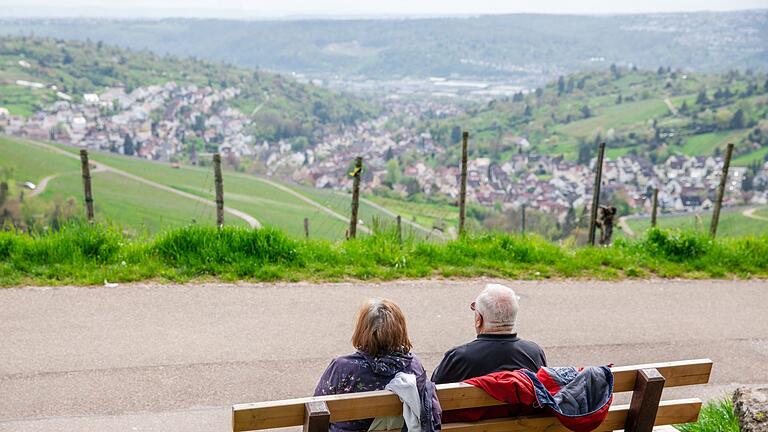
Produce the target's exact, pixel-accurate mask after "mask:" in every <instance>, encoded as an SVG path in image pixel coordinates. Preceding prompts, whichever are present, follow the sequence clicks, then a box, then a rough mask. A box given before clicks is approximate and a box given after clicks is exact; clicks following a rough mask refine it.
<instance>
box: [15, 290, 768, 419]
mask: <svg viewBox="0 0 768 432" xmlns="http://www.w3.org/2000/svg"><path fill="white" fill-rule="evenodd" d="M491 281H492V280H491V279H468V280H450V281H444V280H412V281H400V282H387V283H376V284H371V283H341V284H312V283H297V284H235V285H226V284H204V285H152V284H149V285H147V284H129V285H120V286H118V287H115V288H82V287H61V288H50V287H24V288H9V289H3V290H0V304H2V305H3V308H0V323H2V326H0V340H2V341H3V343H2V347H3V348H2V349H1V350H0V394H2V395H3V397H2V398H0V431H8V432H10V431H14V432H23V431H33V430H34V431H90V430H94V431H96V430H125V431H131V430H134V431H167V430H184V431H209V430H227V428H228V427H229V421H230V413H229V406H230V405H231V404H233V403H239V402H255V401H262V400H270V399H278V398H290V397H299V396H305V395H308V394H310V393H311V392H312V390H313V389H314V386H315V384H316V380H317V378H318V377H319V376H320V374H321V373H322V371H323V370H324V368H325V367H326V366H327V365H328V362H329V361H330V359H332V358H333V357H334V356H338V355H341V354H346V353H349V352H350V351H351V350H352V348H351V346H350V344H349V338H350V336H351V332H352V325H353V320H354V314H355V312H356V309H357V307H358V306H359V305H360V304H361V302H362V301H363V300H364V299H366V298H368V297H373V296H382V297H387V298H390V299H392V300H394V301H396V302H397V303H398V304H400V305H401V306H402V308H403V309H404V312H405V314H406V317H407V318H408V324H409V330H410V334H411V338H412V340H413V342H414V346H415V348H414V352H415V353H416V354H417V355H419V356H420V357H421V359H422V360H423V363H424V365H425V367H426V368H427V369H428V370H432V369H433V368H434V367H435V365H436V364H437V363H438V362H439V360H440V358H441V357H442V354H443V352H444V351H445V350H447V349H448V348H450V347H452V346H454V345H456V344H460V343H463V342H466V341H468V340H470V339H472V338H473V329H472V317H471V312H470V310H469V303H470V302H471V301H472V299H473V298H474V296H475V295H476V294H477V292H479V290H480V289H481V288H482V286H483V285H484V284H485V283H488V282H491ZM506 283H508V284H509V285H511V286H512V287H513V288H514V289H515V290H516V291H517V292H518V293H519V294H520V296H521V303H520V304H521V312H520V316H519V320H518V321H519V328H520V335H521V337H523V338H527V339H532V340H535V341H537V342H538V343H540V344H541V345H542V346H543V348H544V350H545V351H546V352H547V356H548V360H549V363H550V364H552V365H589V364H604V363H614V364H616V365H623V364H638V363H645V362H652V361H666V360H681V359H693V358H702V357H709V358H712V359H713V360H714V362H715V367H714V370H713V374H712V380H711V383H710V384H709V385H707V386H702V387H695V388H692V389H691V388H688V390H684V391H686V392H687V393H686V396H691V394H690V393H691V391H693V392H694V393H695V395H696V396H700V397H702V398H705V399H712V398H718V397H722V396H723V395H725V392H726V391H728V390H731V389H732V388H733V387H735V386H737V385H741V384H745V385H767V384H768V369H766V368H765V364H766V363H767V362H768V320H766V319H765V316H764V313H765V308H764V305H765V304H768V282H766V281H711V280H697V281H677V280H650V281H647V280H646V281H641V280H634V281H623V282H595V281H568V280H565V281H541V282H519V281H506ZM674 390H675V389H671V391H666V392H665V397H668V398H669V397H674V396H675V395H676V392H675V391H674Z"/></svg>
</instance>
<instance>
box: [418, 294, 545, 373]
mask: <svg viewBox="0 0 768 432" xmlns="http://www.w3.org/2000/svg"><path fill="white" fill-rule="evenodd" d="M470 308H471V309H472V311H473V312H474V315H475V332H476V333H477V339H475V340H473V341H472V342H469V343H466V344H464V345H460V346H457V347H455V348H453V349H451V350H449V351H448V352H447V353H445V356H444V357H443V360H442V361H441V362H440V364H439V365H438V366H437V369H435V371H434V373H433V374H432V381H434V382H435V383H436V384H442V383H451V382H459V381H464V380H466V379H469V378H474V377H478V376H482V375H487V374H489V373H491V372H496V371H501V370H508V371H513V370H517V369H523V368H524V369H528V370H532V371H534V372H535V371H537V370H538V369H539V368H540V367H542V366H546V365H547V358H546V357H545V356H544V351H542V350H541V348H540V347H539V346H538V345H536V344H535V343H534V342H531V341H527V340H522V339H520V338H518V337H517V328H516V325H515V324H516V320H517V311H518V303H517V295H516V294H515V292H514V291H513V290H512V289H511V288H509V287H506V286H504V285H498V284H489V285H486V287H485V289H484V290H483V291H482V292H481V293H480V295H478V296H477V299H475V301H473V302H472V304H471V305H470Z"/></svg>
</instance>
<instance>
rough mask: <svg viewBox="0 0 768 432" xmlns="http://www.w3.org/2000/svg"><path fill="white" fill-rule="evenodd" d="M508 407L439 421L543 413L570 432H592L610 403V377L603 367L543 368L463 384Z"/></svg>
mask: <svg viewBox="0 0 768 432" xmlns="http://www.w3.org/2000/svg"><path fill="white" fill-rule="evenodd" d="M464 382H465V383H467V384H471V385H473V386H475V387H480V388H481V389H483V390H485V392H486V393H488V394H489V395H490V396H491V397H493V398H494V399H497V400H499V401H503V402H506V403H507V404H508V405H500V406H492V407H485V408H471V409H465V410H456V411H444V412H443V422H444V423H449V422H458V421H477V420H481V419H488V418H500V417H514V416H519V415H529V414H535V413H537V412H541V411H543V410H547V411H549V412H551V413H553V414H554V415H555V416H557V418H558V419H559V420H560V422H561V423H562V424H563V426H565V427H567V428H568V429H570V430H572V431H574V432H589V431H592V430H594V429H596V428H597V427H598V426H600V424H601V423H602V422H603V420H605V417H606V416H607V415H608V408H610V406H611V401H612V400H613V374H612V373H611V370H610V368H608V367H607V366H600V367H587V368H584V369H581V370H578V369H576V368H552V367H543V368H541V369H539V371H538V372H537V373H535V374H534V373H533V372H531V371H529V370H526V369H520V370H516V371H512V372H510V371H501V372H494V373H491V374H488V375H484V376H481V377H477V378H471V379H468V380H466V381H464Z"/></svg>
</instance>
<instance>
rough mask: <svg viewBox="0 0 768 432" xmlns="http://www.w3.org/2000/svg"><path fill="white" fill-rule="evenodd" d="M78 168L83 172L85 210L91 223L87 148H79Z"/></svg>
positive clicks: (89, 169) (91, 211) (89, 171)
mask: <svg viewBox="0 0 768 432" xmlns="http://www.w3.org/2000/svg"><path fill="white" fill-rule="evenodd" d="M80 169H81V170H82V172H83V190H84V192H85V212H86V215H87V217H88V223H93V191H92V190H91V166H90V162H89V161H88V150H86V149H81V150H80Z"/></svg>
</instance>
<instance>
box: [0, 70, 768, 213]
mask: <svg viewBox="0 0 768 432" xmlns="http://www.w3.org/2000/svg"><path fill="white" fill-rule="evenodd" d="M20 85H21V84H20ZM238 94H239V90H238V89H237V88H226V89H223V90H217V89H213V88H210V87H198V86H195V85H184V86H182V85H177V84H176V83H173V82H169V83H166V84H165V85H156V86H148V87H141V88H137V89H135V90H133V91H131V92H130V93H127V92H126V91H125V89H123V88H121V87H115V88H108V89H106V90H105V91H103V92H102V93H99V94H96V93H93V94H84V95H83V96H82V103H74V102H73V101H72V99H71V98H69V97H66V98H65V97H62V98H61V100H59V101H57V102H55V103H53V104H52V105H51V106H49V107H48V108H46V109H45V110H43V111H40V112H37V113H35V114H34V115H32V116H30V117H28V118H25V117H22V116H14V115H10V113H9V112H8V110H5V109H3V108H2V107H0V130H2V131H4V133H6V134H9V135H16V136H22V137H27V138H30V139H38V140H53V141H56V142H61V143H65V144H69V145H73V146H77V147H83V148H89V149H99V150H107V151H112V152H115V153H121V154H127V155H132V156H137V157H141V158H145V159H151V160H160V161H169V162H171V161H174V160H178V159H180V156H184V157H186V158H188V159H189V160H191V161H192V162H193V163H194V162H196V159H197V157H198V155H197V153H196V150H194V148H195V147H194V146H191V145H190V142H191V141H192V140H194V141H195V142H199V141H200V140H202V142H203V143H204V144H205V145H206V146H209V147H216V148H218V150H219V152H221V153H222V155H223V156H225V157H227V158H230V159H235V160H238V159H256V160H260V161H262V162H263V166H264V167H266V171H267V172H266V174H267V175H272V176H278V177H281V178H285V179H287V180H291V181H294V182H302V183H309V184H311V185H313V186H315V187H317V188H330V189H337V190H345V189H348V188H349V185H350V177H349V175H348V167H349V165H350V162H351V161H352V160H353V159H354V157H355V156H363V157H364V159H365V163H366V167H367V169H366V171H365V177H364V181H363V188H364V191H365V192H368V193H372V192H374V190H376V189H377V188H382V187H388V188H391V189H392V190H393V191H394V192H395V193H399V194H401V196H403V197H406V196H407V195H409V194H411V195H412V194H414V193H420V194H422V195H423V196H424V197H427V198H428V197H430V196H444V197H448V198H449V199H452V200H455V199H456V198H457V195H458V191H459V181H460V171H459V167H458V166H437V167H435V166H434V165H431V164H430V163H428V162H427V161H426V160H419V158H415V160H414V158H403V157H402V156H403V155H405V154H406V153H409V152H410V153H411V154H417V155H429V156H430V159H433V158H432V156H436V155H440V154H441V153H443V152H445V148H444V147H443V146H441V145H438V144H437V143H436V142H435V141H434V139H433V137H432V136H431V135H430V133H429V132H426V131H421V130H416V129H415V128H414V127H407V126H402V125H401V126H397V128H396V129H395V130H393V126H392V125H391V123H392V122H390V119H392V118H393V117H397V116H400V117H404V118H414V119H415V118H420V117H422V116H423V115H425V113H427V112H428V113H429V114H430V115H432V116H438V117H443V116H452V115H456V114H459V113H460V108H457V107H456V106H455V105H452V104H450V103H443V102H437V101H428V100H423V101H415V100H412V99H409V100H405V99H404V100H399V99H390V100H388V101H387V102H386V104H385V110H384V113H383V114H382V115H381V116H380V117H378V118H375V119H372V120H368V121H365V122H361V123H359V124H357V125H354V126H348V127H345V128H341V129H340V130H339V129H334V130H324V131H322V134H321V138H320V139H318V142H317V144H315V145H314V146H309V147H308V148H304V149H301V150H299V151H296V150H294V149H293V146H292V145H291V144H290V143H289V142H285V141H279V142H266V141H264V142H257V140H256V139H255V136H254V135H253V133H252V132H251V131H252V125H251V121H250V119H249V117H248V115H246V114H244V113H243V112H241V111H240V110H238V109H236V108H233V107H231V106H230V104H228V103H227V101H230V100H231V99H233V98H235V97H236V96H237V95H238ZM63 96H66V95H63ZM516 145H517V146H518V151H517V152H516V153H514V154H513V155H512V156H511V157H509V159H508V160H502V161H492V160H491V159H489V158H476V159H471V160H469V162H468V168H469V171H468V180H467V183H468V200H469V201H470V202H476V203H479V204H481V205H484V206H488V207H497V208H498V207H501V208H502V209H508V208H519V207H520V206H522V205H525V206H526V207H528V208H533V209H538V210H540V211H542V212H546V213H548V214H551V215H554V216H556V217H557V219H558V220H560V221H563V220H564V219H565V218H566V215H567V214H568V212H569V210H570V209H572V208H573V209H578V210H581V209H583V208H585V206H587V205H588V203H590V202H591V200H592V192H593V191H592V188H593V178H594V174H593V172H594V171H593V169H594V163H595V161H594V159H593V161H592V162H591V166H585V165H579V164H577V163H576V162H574V161H569V160H566V159H564V158H562V157H561V156H544V155H538V154H536V153H535V152H534V151H532V150H531V147H532V146H531V144H530V143H529V142H528V140H527V139H526V138H525V137H519V138H517V139H516ZM190 153H191V154H190ZM392 159H397V160H406V159H407V160H408V161H409V163H407V164H403V166H398V170H399V171H400V172H399V173H397V175H398V176H402V178H409V179H415V181H411V184H410V185H405V184H402V183H398V182H394V183H393V182H392V178H391V177H392V173H391V170H392V167H391V165H390V161H391V160H392ZM722 164H723V160H722V158H721V157H715V156H699V157H690V156H683V155H675V156H670V157H669V158H668V159H667V160H666V161H663V162H661V163H659V164H656V165H654V164H652V163H651V162H650V161H648V160H647V159H644V158H642V157H640V156H623V157H618V158H616V159H615V160H607V161H606V163H605V165H604V170H603V183H604V186H603V193H604V194H605V195H606V196H608V197H621V198H622V199H623V200H625V201H626V202H627V203H628V205H629V207H630V208H632V209H634V211H635V212H648V211H650V206H651V201H650V199H649V197H650V196H652V191H653V189H654V188H658V189H659V203H660V207H661V208H662V210H663V211H666V212H684V211H692V212H695V211H701V210H706V209H709V208H710V207H711V206H712V203H713V201H714V199H715V193H716V190H717V187H718V184H719V176H720V172H721V169H722ZM730 172H731V175H730V176H729V181H728V184H727V188H728V191H727V194H726V198H725V205H736V204H768V162H766V163H765V164H764V165H763V166H762V167H760V170H759V172H758V173H757V175H756V176H754V178H753V179H752V182H753V183H754V185H755V187H754V188H751V189H752V190H751V191H750V192H749V193H742V192H743V191H742V184H743V180H744V177H745V176H746V175H747V168H744V167H731V171H730ZM415 188H417V190H414V189H415Z"/></svg>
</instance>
